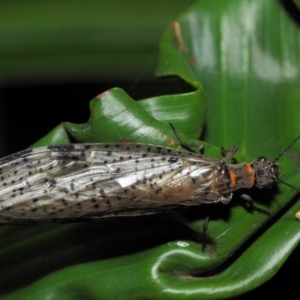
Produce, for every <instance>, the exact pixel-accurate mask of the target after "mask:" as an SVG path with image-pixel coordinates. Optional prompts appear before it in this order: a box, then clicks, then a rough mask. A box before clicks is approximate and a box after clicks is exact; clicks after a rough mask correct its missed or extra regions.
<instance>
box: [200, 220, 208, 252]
mask: <svg viewBox="0 0 300 300" xmlns="http://www.w3.org/2000/svg"><path fill="white" fill-rule="evenodd" d="M209 218H210V216H207V217H206V218H205V219H204V222H203V232H202V242H201V244H202V251H204V250H205V246H206V233H207V228H208V223H209Z"/></svg>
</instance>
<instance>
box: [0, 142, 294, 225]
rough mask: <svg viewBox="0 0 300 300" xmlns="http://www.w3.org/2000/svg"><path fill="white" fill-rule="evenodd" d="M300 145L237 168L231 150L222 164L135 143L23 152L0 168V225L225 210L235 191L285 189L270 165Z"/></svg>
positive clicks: (181, 152) (202, 157)
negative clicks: (207, 207) (203, 207)
mask: <svg viewBox="0 0 300 300" xmlns="http://www.w3.org/2000/svg"><path fill="white" fill-rule="evenodd" d="M299 139H300V136H298V137H297V138H296V139H295V140H294V141H293V142H292V143H291V144H290V145H289V146H288V147H287V148H286V149H285V150H284V151H283V152H282V153H281V154H280V155H279V156H278V157H277V158H276V159H275V160H274V161H273V162H269V161H268V160H267V158H265V157H260V158H258V159H256V160H254V161H253V162H252V163H245V162H244V163H239V164H230V163H229V161H230V159H231V158H232V156H233V154H234V153H235V152H236V150H237V147H233V148H232V150H231V152H230V154H229V155H227V157H226V158H225V159H224V160H221V159H217V158H211V157H206V156H204V155H202V154H197V153H193V152H188V151H179V150H174V149H171V148H166V147H161V146H157V145H148V144H135V143H132V144H128V143H103V144H100V143H99V144H70V145H57V146H46V147H40V148H34V149H28V150H24V151H21V152H19V153H16V154H13V155H9V156H7V157H4V158H2V159H1V160H0V223H2V224H3V223H4V224H5V223H6V224H16V223H18V222H20V221H21V222H22V223H24V222H25V223H26V222H28V223H31V222H34V221H43V220H44V221H46V220H48V221H49V220H67V219H72V220H74V219H75V220H76V219H79V218H102V217H113V216H132V215H140V214H151V213H158V212H163V211H170V210H173V209H174V208H178V207H180V206H194V205H200V204H212V203H218V202H222V203H224V204H227V203H229V202H230V200H231V198H232V194H233V192H235V191H237V190H240V189H247V188H251V187H252V186H254V185H256V186H257V187H259V188H271V187H272V186H273V184H274V182H275V181H279V182H282V183H285V182H283V181H282V180H281V179H280V178H279V171H278V166H277V165H276V162H277V160H278V159H279V158H281V157H282V155H283V154H284V153H285V152H287V151H288V149H289V148H290V147H291V146H292V145H293V144H294V143H296V141H297V140H299ZM179 142H181V141H179ZM183 146H184V145H183ZM285 184H287V183H285ZM287 185H288V186H290V187H292V188H294V189H296V190H298V191H299V189H297V188H295V187H293V186H291V185H289V184H287Z"/></svg>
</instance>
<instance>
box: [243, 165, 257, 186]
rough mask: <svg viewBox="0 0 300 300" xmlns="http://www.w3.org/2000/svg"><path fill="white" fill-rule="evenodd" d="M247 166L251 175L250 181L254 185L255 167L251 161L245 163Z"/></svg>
mask: <svg viewBox="0 0 300 300" xmlns="http://www.w3.org/2000/svg"><path fill="white" fill-rule="evenodd" d="M245 167H246V169H247V171H248V174H249V175H250V176H249V181H250V182H251V184H252V185H254V184H255V174H254V172H253V169H252V167H251V165H250V164H249V163H245Z"/></svg>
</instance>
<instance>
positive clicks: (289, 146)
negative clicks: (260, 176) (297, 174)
mask: <svg viewBox="0 0 300 300" xmlns="http://www.w3.org/2000/svg"><path fill="white" fill-rule="evenodd" d="M299 139H300V135H298V136H297V137H296V138H295V139H294V140H293V141H292V142H291V143H290V144H289V145H288V146H287V147H286V148H285V149H284V150H283V151H282V152H281V153H280V154H279V155H278V156H277V157H276V158H275V159H274V160H273V162H272V165H274V164H275V163H276V162H277V161H278V160H279V159H280V158H281V157H282V156H283V155H284V154H285V153H286V152H287V151H288V150H289V149H290V148H291V147H292V146H293V145H294V144H295V143H296V142H297V141H298V140H299ZM282 183H284V182H282ZM294 189H296V188H294ZM296 190H298V189H296ZM298 191H299V190H298Z"/></svg>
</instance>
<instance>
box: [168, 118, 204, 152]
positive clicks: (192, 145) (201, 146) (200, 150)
mask: <svg viewBox="0 0 300 300" xmlns="http://www.w3.org/2000/svg"><path fill="white" fill-rule="evenodd" d="M169 125H170V126H171V128H172V130H173V132H174V134H175V136H176V139H177V141H178V142H179V144H180V146H181V147H183V148H186V149H187V150H189V151H191V150H192V149H191V148H198V149H199V152H200V153H201V154H203V150H204V146H203V145H199V144H196V143H186V142H184V141H183V140H182V139H181V137H180V136H179V134H178V132H177V130H176V129H175V127H174V126H173V125H172V124H171V123H169Z"/></svg>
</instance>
